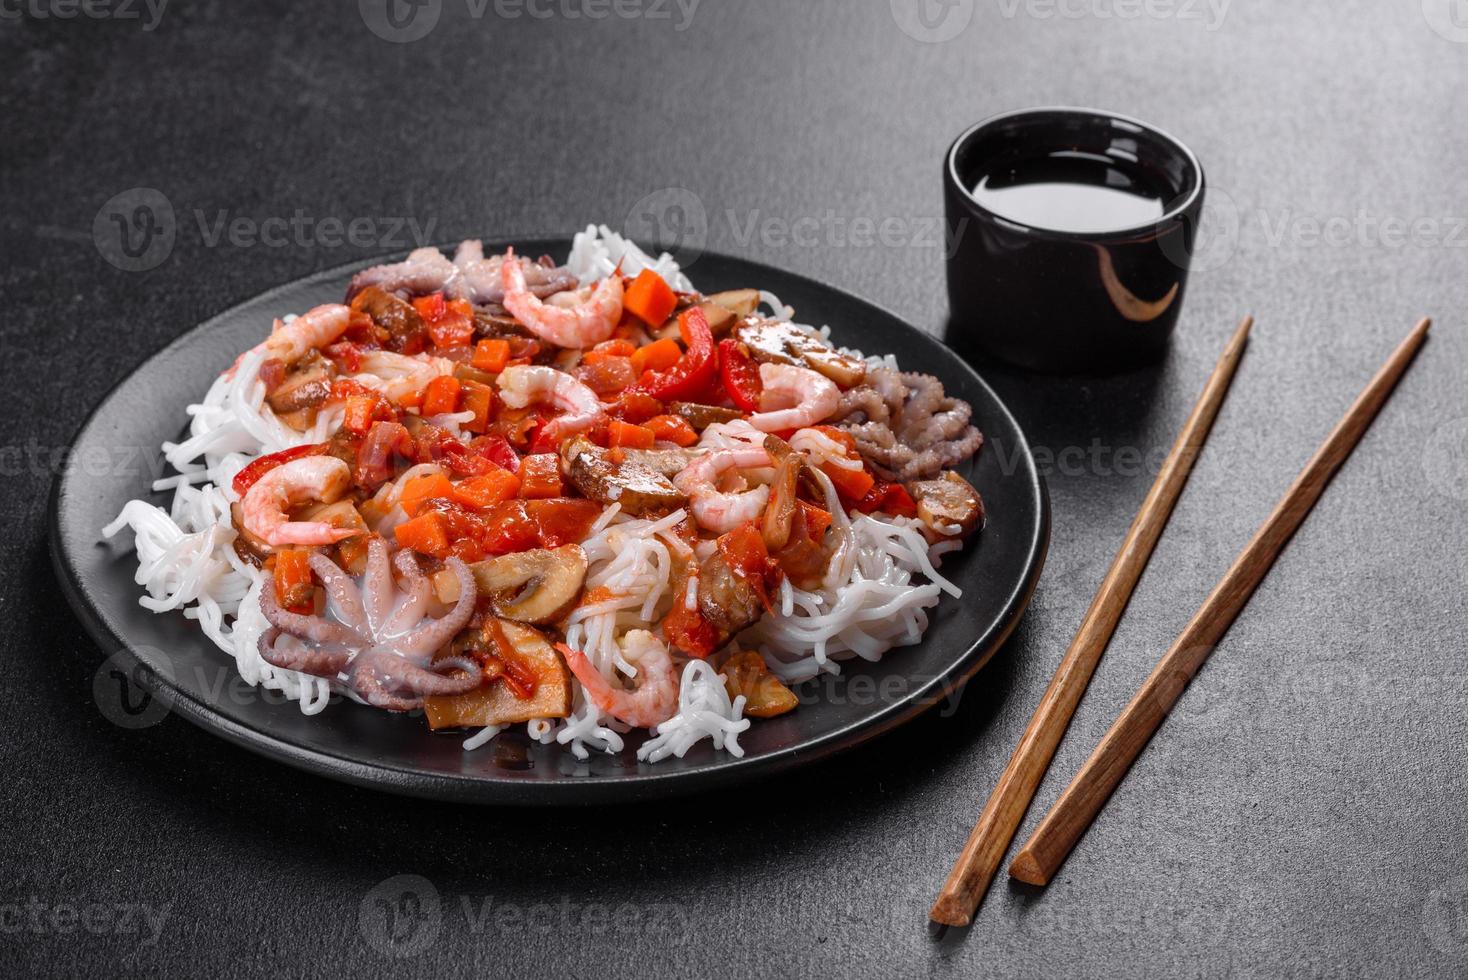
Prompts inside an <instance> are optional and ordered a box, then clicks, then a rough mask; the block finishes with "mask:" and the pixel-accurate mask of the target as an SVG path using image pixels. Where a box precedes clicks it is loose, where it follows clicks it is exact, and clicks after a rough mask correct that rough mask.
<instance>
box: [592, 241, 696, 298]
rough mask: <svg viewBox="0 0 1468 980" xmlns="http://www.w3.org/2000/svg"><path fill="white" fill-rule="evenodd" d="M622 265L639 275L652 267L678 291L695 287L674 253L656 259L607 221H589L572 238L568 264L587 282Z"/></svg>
mask: <svg viewBox="0 0 1468 980" xmlns="http://www.w3.org/2000/svg"><path fill="white" fill-rule="evenodd" d="M619 265H620V266H621V269H622V274H623V275H625V276H636V275H637V274H638V273H639V272H641V271H642V270H643V269H651V270H652V271H653V272H656V273H657V274H658V275H660V276H662V277H663V281H664V282H666V283H667V284H668V285H669V286H672V287H673V289H675V290H677V291H678V292H680V293H689V292H692V291H693V283H691V282H689V280H688V277H687V276H685V275H684V274H683V270H682V269H680V268H679V267H678V262H677V260H675V259H674V258H673V256H671V255H669V254H668V253H667V252H664V253H662V254H661V255H659V256H658V257H657V258H656V259H654V258H653V257H652V256H650V255H648V254H647V253H646V252H644V251H643V250H642V249H640V248H638V247H637V244H636V243H635V242H633V241H631V240H630V239H627V238H623V237H622V236H621V235H619V234H617V233H616V232H615V231H612V229H610V228H608V227H607V226H606V225H587V226H586V230H585V231H583V232H579V233H577V235H576V237H575V238H574V239H572V241H571V255H570V257H568V258H567V259H566V267H567V268H568V269H570V270H571V274H572V275H574V276H575V277H576V278H577V279H580V280H581V281H582V282H583V283H586V282H598V281H600V280H602V279H605V278H606V277H607V276H609V275H611V274H612V272H613V271H614V270H615V269H616V268H617V267H618V266H619Z"/></svg>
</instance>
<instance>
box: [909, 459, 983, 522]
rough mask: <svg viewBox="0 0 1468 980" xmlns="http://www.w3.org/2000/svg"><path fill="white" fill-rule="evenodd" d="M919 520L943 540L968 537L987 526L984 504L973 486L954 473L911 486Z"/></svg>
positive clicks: (950, 471)
mask: <svg viewBox="0 0 1468 980" xmlns="http://www.w3.org/2000/svg"><path fill="white" fill-rule="evenodd" d="M907 492H908V493H910V494H912V499H913V502H914V503H916V504H917V516H918V519H919V520H921V521H922V522H923V524H924V525H926V526H927V528H928V530H929V531H931V532H932V533H933V534H936V535H938V536H939V537H945V538H952V537H968V536H969V535H970V534H973V533H974V532H975V531H976V530H978V529H979V527H980V526H981V525H982V524H983V523H984V501H983V498H982V497H980V496H979V491H977V490H975V489H974V488H973V485H972V484H971V483H969V482H968V481H967V480H965V479H964V478H963V477H961V476H959V475H958V474H957V473H955V472H953V471H952V470H948V471H947V472H945V473H943V474H942V475H941V476H938V477H935V478H933V479H931V480H914V481H913V482H911V483H909V484H908V485H907Z"/></svg>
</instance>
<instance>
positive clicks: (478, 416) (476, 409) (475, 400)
mask: <svg viewBox="0 0 1468 980" xmlns="http://www.w3.org/2000/svg"><path fill="white" fill-rule="evenodd" d="M459 385H460V389H461V390H462V391H463V393H464V409H463V410H464V411H466V412H473V413H474V418H473V419H472V420H470V421H468V422H465V423H464V425H463V428H465V429H468V430H469V431H470V432H473V433H477V434H483V433H485V432H488V431H489V413H490V412H491V411H492V410H493V409H494V389H493V388H491V387H490V386H489V385H485V384H480V383H479V382H478V381H461V382H460V383H459Z"/></svg>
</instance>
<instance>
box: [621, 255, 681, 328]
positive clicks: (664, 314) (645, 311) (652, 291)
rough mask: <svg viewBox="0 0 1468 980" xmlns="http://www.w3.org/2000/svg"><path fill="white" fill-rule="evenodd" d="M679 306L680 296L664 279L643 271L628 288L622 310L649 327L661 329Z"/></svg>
mask: <svg viewBox="0 0 1468 980" xmlns="http://www.w3.org/2000/svg"><path fill="white" fill-rule="evenodd" d="M677 305H678V296H677V294H676V293H674V292H673V289H672V287H670V286H669V285H668V284H667V283H666V282H664V281H663V277H662V276H660V275H658V274H657V273H656V272H653V271H652V270H651V269H643V270H642V271H641V272H639V273H638V274H637V278H636V279H634V280H632V285H630V286H628V287H627V292H626V295H625V296H623V298H622V308H623V309H625V310H626V311H627V312H628V313H631V314H632V315H633V316H635V317H637V319H639V320H641V321H642V322H643V323H645V324H647V325H648V326H649V327H660V326H662V325H663V323H664V322H665V321H666V320H667V319H668V317H669V316H671V315H672V313H673V310H674V308H675V307H677Z"/></svg>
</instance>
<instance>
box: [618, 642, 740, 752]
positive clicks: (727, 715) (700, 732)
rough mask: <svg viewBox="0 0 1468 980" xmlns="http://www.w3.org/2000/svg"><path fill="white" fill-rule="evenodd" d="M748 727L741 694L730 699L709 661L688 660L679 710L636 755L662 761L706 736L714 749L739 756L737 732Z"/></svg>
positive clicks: (681, 685) (721, 680) (679, 694)
mask: <svg viewBox="0 0 1468 980" xmlns="http://www.w3.org/2000/svg"><path fill="white" fill-rule="evenodd" d="M748 729H749V719H748V718H745V717H744V695H742V694H741V695H740V696H739V697H737V698H735V699H734V700H733V701H730V700H729V692H728V691H726V690H725V689H724V679H723V678H722V677H720V676H719V675H718V674H717V673H716V672H715V671H714V668H713V667H712V666H710V665H709V663H708V661H706V660H690V661H688V665H687V666H686V667H684V668H683V678H682V681H681V682H680V683H679V685H678V713H677V714H675V715H674V716H673V717H671V718H669V719H668V720H667V721H665V722H663V723H662V724H661V725H659V726H658V727H657V730H656V733H655V734H654V737H652V738H650V739H648V740H647V741H646V742H644V743H643V744H642V747H641V748H639V749H638V750H637V758H638V759H639V760H641V761H643V762H661V761H662V760H664V759H666V758H667V757H668V756H670V755H674V756H677V757H678V758H680V759H681V758H683V756H684V755H685V754H687V752H688V750H689V749H691V748H693V746H694V745H696V744H698V743H699V742H701V741H703V740H704V739H706V738H707V739H710V740H712V741H713V743H714V748H715V749H723V750H724V751H725V752H728V753H729V754H730V755H732V756H734V757H735V758H739V757H741V756H743V755H744V749H742V748H741V747H740V745H739V735H740V733H741V732H744V731H747V730H748Z"/></svg>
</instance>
